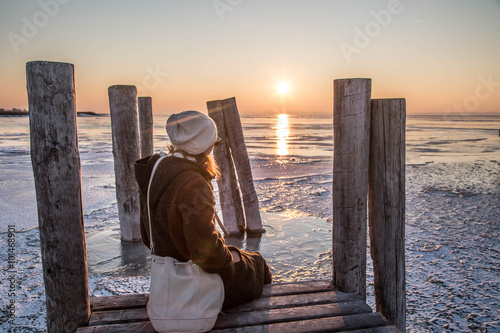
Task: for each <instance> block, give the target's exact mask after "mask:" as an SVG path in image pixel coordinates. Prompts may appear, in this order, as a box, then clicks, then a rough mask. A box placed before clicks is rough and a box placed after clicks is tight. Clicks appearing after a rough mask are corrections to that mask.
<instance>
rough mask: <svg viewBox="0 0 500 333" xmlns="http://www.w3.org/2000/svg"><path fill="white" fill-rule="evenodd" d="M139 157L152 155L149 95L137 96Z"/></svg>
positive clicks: (151, 111) (151, 114) (151, 110)
mask: <svg viewBox="0 0 500 333" xmlns="http://www.w3.org/2000/svg"><path fill="white" fill-rule="evenodd" d="M137 100H138V104H139V132H140V142H141V157H146V156H150V155H153V152H154V149H153V107H152V103H151V97H139V98H138V99H137Z"/></svg>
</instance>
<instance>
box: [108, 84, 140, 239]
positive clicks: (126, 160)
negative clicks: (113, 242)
mask: <svg viewBox="0 0 500 333" xmlns="http://www.w3.org/2000/svg"><path fill="white" fill-rule="evenodd" d="M108 94H109V109H110V113H111V130H112V133H113V135H112V136H113V157H114V164H115V181H116V199H117V201H118V216H119V218H120V232H121V239H122V240H123V241H139V240H140V239H141V233H140V227H139V214H140V206H139V188H138V186H137V183H136V181H135V176H134V168H133V163H134V162H135V161H136V160H138V159H139V158H140V155H141V148H140V146H139V124H138V117H137V89H136V87H135V86H125V85H116V86H111V87H109V89H108Z"/></svg>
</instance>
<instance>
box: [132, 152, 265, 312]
mask: <svg viewBox="0 0 500 333" xmlns="http://www.w3.org/2000/svg"><path fill="white" fill-rule="evenodd" d="M159 157H160V156H159V155H158V154H155V155H153V156H150V157H146V158H143V159H141V160H139V161H137V162H136V164H135V174H136V180H137V183H138V184H139V190H140V201H141V236H142V241H143V242H144V244H145V245H146V246H147V247H149V245H150V242H149V239H150V238H149V237H150V235H149V224H148V212H147V205H146V196H147V189H148V184H149V178H150V175H151V172H152V169H153V166H154V164H155V162H156V161H157V160H158V158H159ZM211 179H212V177H211V176H210V174H209V173H208V172H207V171H206V170H205V169H204V168H203V167H201V166H200V165H198V164H197V163H195V162H192V161H190V160H187V159H183V158H178V157H166V158H164V159H163V160H162V161H161V162H160V164H159V166H158V168H157V170H156V173H155V175H154V179H153V183H152V185H151V192H150V208H151V220H152V232H153V242H154V253H155V254H156V255H159V256H170V257H173V258H175V259H177V260H180V261H188V260H192V261H193V262H194V263H196V264H198V265H199V266H200V267H201V268H203V269H204V270H205V271H206V272H209V273H218V274H220V276H221V277H222V280H223V281H224V287H225V290H226V300H225V307H227V306H232V305H236V304H239V303H242V302H244V301H248V300H251V299H255V298H257V297H260V295H261V293H262V287H263V285H264V284H266V283H270V282H271V273H270V270H269V267H268V266H267V264H266V262H265V260H264V259H263V258H262V256H261V255H260V254H259V253H257V252H249V251H240V250H239V249H237V248H234V247H228V246H226V245H225V242H224V239H223V237H222V235H221V234H220V233H219V232H218V230H217V229H216V227H215V223H214V216H215V208H214V207H215V198H214V195H213V191H212V186H211V183H210V181H211ZM231 250H233V251H237V252H239V253H240V255H241V258H242V261H240V262H238V263H236V264H234V263H233V261H232V256H231V253H230V251H231Z"/></svg>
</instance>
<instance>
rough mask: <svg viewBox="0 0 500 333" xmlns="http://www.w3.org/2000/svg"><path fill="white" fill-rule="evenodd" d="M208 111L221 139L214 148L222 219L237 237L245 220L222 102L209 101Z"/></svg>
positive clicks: (231, 234) (231, 233) (242, 229)
mask: <svg viewBox="0 0 500 333" xmlns="http://www.w3.org/2000/svg"><path fill="white" fill-rule="evenodd" d="M207 109H208V115H209V116H210V118H212V119H213V121H214V122H215V124H216V125H217V133H218V135H219V138H220V139H221V142H220V144H219V145H218V146H217V147H215V148H214V158H215V161H216V162H217V165H218V166H219V170H220V173H221V176H220V177H219V179H217V186H218V187H219V197H220V205H221V210H222V218H223V220H224V226H225V228H226V229H227V231H228V233H229V235H230V236H237V235H240V234H241V233H243V232H244V231H245V218H244V215H243V206H242V205H241V196H240V190H239V189H238V181H237V179H236V172H235V171H234V164H233V158H232V157H231V152H230V151H229V145H228V142H227V136H226V126H225V122H224V113H223V109H222V102H221V101H209V102H207Z"/></svg>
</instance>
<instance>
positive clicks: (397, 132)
mask: <svg viewBox="0 0 500 333" xmlns="http://www.w3.org/2000/svg"><path fill="white" fill-rule="evenodd" d="M371 109H372V110H371V129H370V133H371V135H370V168H369V191H368V205H369V211H370V217H369V223H370V250H371V256H372V259H373V272H374V282H375V302H376V308H377V311H378V312H380V313H382V314H383V315H384V316H385V317H386V318H387V319H389V320H391V321H392V322H393V323H394V324H395V325H396V326H397V327H398V328H399V329H400V330H401V331H405V328H406V315H405V314H406V296H405V124H406V101H405V100H404V99H403V98H397V99H374V100H372V101H371Z"/></svg>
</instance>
